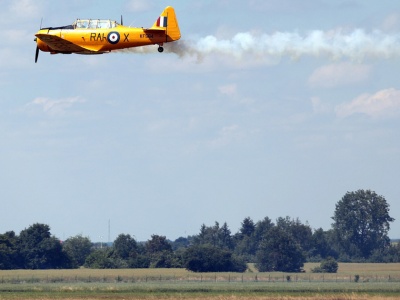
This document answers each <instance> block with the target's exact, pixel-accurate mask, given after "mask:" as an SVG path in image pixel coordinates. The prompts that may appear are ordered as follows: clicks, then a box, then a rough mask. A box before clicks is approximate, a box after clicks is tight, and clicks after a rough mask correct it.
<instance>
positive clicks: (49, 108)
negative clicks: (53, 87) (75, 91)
mask: <svg viewBox="0 0 400 300" xmlns="http://www.w3.org/2000/svg"><path fill="white" fill-rule="evenodd" d="M83 102H85V99H83V98H81V97H79V96H77V97H69V98H63V99H55V100H54V99H49V98H45V97H38V98H35V99H34V100H33V101H32V102H31V103H29V104H28V107H29V108H33V107H40V108H41V109H42V110H43V112H45V113H47V114H49V115H52V116H54V115H61V114H64V113H65V112H66V110H67V109H68V108H70V107H72V106H73V105H74V104H76V103H83Z"/></svg>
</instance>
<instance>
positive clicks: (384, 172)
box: [0, 0, 400, 241]
mask: <svg viewBox="0 0 400 300" xmlns="http://www.w3.org/2000/svg"><path fill="white" fill-rule="evenodd" d="M167 5H171V6H173V7H174V8H175V11H176V13H177V17H178V21H179V25H180V28H181V33H182V39H181V41H179V42H178V43H176V44H175V45H172V46H173V47H168V46H171V45H167V46H166V52H164V53H163V54H159V53H158V52H157V47H156V46H154V47H150V48H147V49H146V51H144V52H145V53H137V52H138V51H126V52H123V53H111V54H107V55H99V56H80V55H50V54H48V53H43V52H42V53H40V56H39V61H38V63H37V64H35V63H34V54H35V47H36V46H35V43H34V42H33V39H34V34H35V32H36V31H37V30H38V29H39V27H40V22H41V21H40V20H41V18H42V17H43V27H47V26H61V25H67V24H71V23H72V22H73V21H74V20H75V19H76V18H96V19H97V18H107V19H108V18H110V19H114V20H119V19H120V15H121V14H123V16H124V23H125V25H132V26H138V27H142V26H143V27H149V26H151V25H152V24H153V23H154V21H155V20H156V19H157V17H158V15H159V14H160V12H161V11H162V10H163V9H164V7H165V6H167ZM1 7H2V9H1V12H0V24H1V25H2V28H3V29H2V31H1V32H0V37H1V40H2V41H3V42H2V44H1V45H0V197H1V203H2V210H1V211H2V213H1V218H0V232H5V231H8V230H14V231H16V232H17V233H19V231H20V230H22V229H24V228H26V227H28V226H29V225H31V224H33V223H36V222H40V223H45V224H48V225H50V227H51V232H52V233H53V234H54V235H56V236H57V237H59V238H61V239H66V238H68V237H70V236H75V235H77V234H82V235H84V236H89V237H90V238H91V239H92V240H99V239H101V240H103V241H107V240H108V221H109V220H110V223H111V240H114V239H115V238H116V236H117V235H118V234H120V233H129V234H131V235H133V236H135V237H136V238H137V239H138V240H147V239H149V238H150V236H151V234H160V235H165V236H167V238H169V239H176V238H178V237H179V236H187V235H192V234H197V233H198V232H199V229H200V226H201V224H203V223H205V224H206V225H213V224H214V222H215V221H218V222H220V223H221V224H222V223H223V222H227V224H228V226H229V227H230V229H231V231H232V233H235V232H237V230H238V228H239V227H240V223H241V222H242V221H243V219H244V218H246V217H251V218H252V219H253V220H254V221H258V220H261V219H263V218H264V217H266V216H268V217H269V218H271V219H272V220H275V219H276V218H278V217H285V216H290V217H293V218H297V217H298V218H299V219H300V220H301V221H303V222H306V221H308V223H309V224H310V225H311V227H313V228H319V227H322V228H323V229H325V230H327V229H329V228H330V226H331V223H332V220H331V217H332V216H333V213H334V209H335V204H336V203H337V202H338V201H339V200H340V199H341V198H342V197H343V196H344V195H345V193H346V192H347V191H356V190H359V189H370V190H373V191H375V192H376V193H377V194H379V195H382V196H384V197H385V198H386V200H387V201H388V203H389V204H390V208H391V210H390V215H391V216H392V217H394V218H395V219H396V221H395V222H393V223H392V224H391V231H390V233H389V235H390V237H392V238H399V237H400V225H399V224H400V223H399V222H400V201H398V199H399V197H400V189H399V187H398V186H397V185H398V180H399V170H400V139H399V136H400V135H399V131H400V130H399V128H400V127H399V125H400V121H399V117H400V83H399V81H398V70H399V69H400V35H399V34H398V32H399V30H400V7H399V5H398V4H396V3H395V1H390V2H388V1H386V3H385V4H384V5H382V3H378V2H376V1H364V0H348V1H333V0H332V1H326V0H325V1H323V0H306V1H298V0H284V1H282V0H280V1H275V0H269V1H265V0H250V1H245V2H243V1H235V0H233V1H227V0H213V1H205V0H203V1H190V0H188V1H182V0H181V1H177V0H171V1H168V2H167V1H164V0H162V1H154V0H146V1H142V0H138V1H134V0H130V1H128V0H119V1H95V0H92V1H90V0H88V1H77V0H72V1H59V0H56V1H54V0H52V1H50V0H35V1H34V0H21V1H11V0H3V1H2V3H1Z"/></svg>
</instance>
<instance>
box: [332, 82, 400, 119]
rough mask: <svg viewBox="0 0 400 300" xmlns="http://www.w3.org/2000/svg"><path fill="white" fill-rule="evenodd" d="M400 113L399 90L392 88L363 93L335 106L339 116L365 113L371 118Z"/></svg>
mask: <svg viewBox="0 0 400 300" xmlns="http://www.w3.org/2000/svg"><path fill="white" fill-rule="evenodd" d="M399 113H400V91H399V90H396V89H394V88H391V89H386V90H382V91H379V92H377V93H375V94H373V95H371V94H363V95H361V96H359V97H357V98H356V99H354V100H353V101H351V102H349V103H343V104H341V105H339V106H337V107H336V114H337V115H338V116H339V117H347V116H350V115H353V114H366V115H368V116H370V117H373V118H379V117H391V116H394V115H398V114H399Z"/></svg>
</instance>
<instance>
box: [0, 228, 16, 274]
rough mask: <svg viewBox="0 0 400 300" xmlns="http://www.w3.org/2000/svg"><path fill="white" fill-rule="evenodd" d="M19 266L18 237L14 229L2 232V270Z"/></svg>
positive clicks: (0, 252) (0, 256) (0, 236)
mask: <svg viewBox="0 0 400 300" xmlns="http://www.w3.org/2000/svg"><path fill="white" fill-rule="evenodd" d="M18 267H19V261H18V250H17V237H16V235H15V233H14V231H9V232H6V233H4V234H0V270H11V269H16V268H18Z"/></svg>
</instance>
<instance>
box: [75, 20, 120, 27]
mask: <svg viewBox="0 0 400 300" xmlns="http://www.w3.org/2000/svg"><path fill="white" fill-rule="evenodd" d="M118 25H119V24H118V23H117V22H115V21H111V20H91V19H89V20H81V19H78V20H76V21H75V22H74V23H73V24H72V26H74V28H75V29H97V28H101V29H109V28H115V27H117V26H118Z"/></svg>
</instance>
